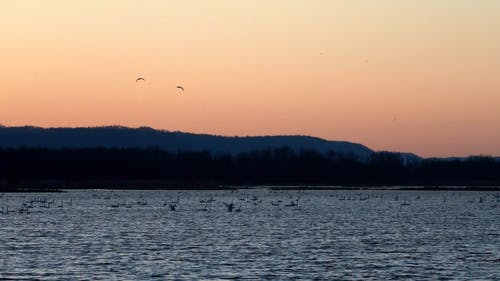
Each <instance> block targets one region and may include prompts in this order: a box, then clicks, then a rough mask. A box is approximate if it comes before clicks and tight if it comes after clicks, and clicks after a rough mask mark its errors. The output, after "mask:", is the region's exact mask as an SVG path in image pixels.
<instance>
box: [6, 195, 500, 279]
mask: <svg viewBox="0 0 500 281" xmlns="http://www.w3.org/2000/svg"><path fill="white" fill-rule="evenodd" d="M498 195H499V194H498V193H494V192H457V191H447V192H437V191H436V192H424V191H270V190H244V191H96V190H85V191H68V192H64V193H51V194H37V193H29V194H28V193H25V194H3V195H1V194H0V196H1V198H0V207H3V212H2V213H0V255H1V256H0V279H9V278H10V279H14V280H16V279H25V280H30V279H44V280H76V279H79V280H84V279H86V280H110V279H115V280H338V279H341V280H399V279H416V280H422V279H430V280H500V199H499V197H498ZM200 201H203V202H200ZM230 203H233V210H232V212H229V211H228V204H230ZM171 206H173V207H172V208H175V211H172V210H171ZM7 208H8V210H9V211H8V212H7Z"/></svg>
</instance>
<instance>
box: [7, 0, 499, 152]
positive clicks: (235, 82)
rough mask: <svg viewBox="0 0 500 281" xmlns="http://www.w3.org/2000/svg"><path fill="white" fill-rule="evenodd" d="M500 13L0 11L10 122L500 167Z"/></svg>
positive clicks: (346, 4)
mask: <svg viewBox="0 0 500 281" xmlns="http://www.w3.org/2000/svg"><path fill="white" fill-rule="evenodd" d="M499 11H500V1H498V0H481V1H477V0H439V1H436V0H413V1H410V0H377V1H374V0H364V1H361V0H345V1H336V0H248V1H235V0H224V1H223V0H213V1H207V0H178V1H167V0H163V1H161V0H158V1H153V0H144V1H139V0H137V1H128V0H116V1H110V0H82V1H77V0H74V1H66V0H60V1H55V0H38V1H35V0H32V1H23V0H0V77H1V79H2V81H1V82H0V123H2V124H4V125H8V126H14V125H28V124H29V125H38V126H44V127H46V126H95V125H111V124H120V125H125V126H134V127H136V126H142V125H145V126H151V127H154V128H159V129H167V130H181V131H188V132H204V133H213V134H223V135H264V134H307V135H313V136H318V137H322V138H326V139H331V140H348V141H353V142H360V143H363V144H365V145H367V146H369V147H370V148H372V149H376V150H393V151H409V152H414V153H417V154H419V155H421V156H450V155H457V156H463V155H470V154H492V155H500V17H499V16H498V13H499ZM139 76H143V77H145V78H146V82H144V83H135V78H136V77H139ZM177 85H183V86H184V87H185V88H186V91H185V92H184V93H182V94H181V93H180V92H179V91H178V90H177V89H176V88H175V87H176V86H177Z"/></svg>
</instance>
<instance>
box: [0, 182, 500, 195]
mask: <svg viewBox="0 0 500 281" xmlns="http://www.w3.org/2000/svg"><path fill="white" fill-rule="evenodd" d="M95 189H97V190H124V191H133V190H193V191H196V190H198V191H206V190H242V189H244V190H255V189H268V190H316V191H321V190H351V191H356V190H359V191H369V190H373V191H382V190H400V191H500V186H496V185H494V186H493V185H492V186H485V185H477V186H474V185H435V186H419V185H408V186H402V185H394V186H391V185H383V186H377V185H352V186H351V185H331V186H330V185H314V184H312V185H307V184H297V185H294V184H286V185H280V184H262V185H254V184H241V185H238V184H236V185H234V184H213V183H206V184H203V183H182V182H162V181H158V180H151V181H140V180H137V181H81V182H71V183H63V182H57V181H50V182H47V181H45V182H23V183H17V184H13V185H12V184H6V183H5V182H3V183H2V184H0V193H11V192H16V193H19V192H25V193H30V192H31V193H35V192H43V193H51V192H64V191H65V190H95Z"/></svg>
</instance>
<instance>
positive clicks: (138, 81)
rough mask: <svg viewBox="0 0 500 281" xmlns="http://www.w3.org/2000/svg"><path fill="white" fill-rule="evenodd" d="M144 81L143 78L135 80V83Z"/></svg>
mask: <svg viewBox="0 0 500 281" xmlns="http://www.w3.org/2000/svg"><path fill="white" fill-rule="evenodd" d="M141 80H142V81H146V79H144V78H143V77H139V78H137V79H135V83H137V82H139V81H141Z"/></svg>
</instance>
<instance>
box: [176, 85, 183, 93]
mask: <svg viewBox="0 0 500 281" xmlns="http://www.w3.org/2000/svg"><path fill="white" fill-rule="evenodd" d="M176 88H177V89H180V90H182V91H183V92H184V87H182V86H177V87H176Z"/></svg>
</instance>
